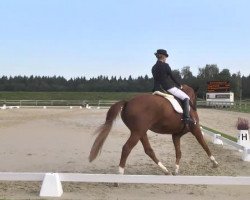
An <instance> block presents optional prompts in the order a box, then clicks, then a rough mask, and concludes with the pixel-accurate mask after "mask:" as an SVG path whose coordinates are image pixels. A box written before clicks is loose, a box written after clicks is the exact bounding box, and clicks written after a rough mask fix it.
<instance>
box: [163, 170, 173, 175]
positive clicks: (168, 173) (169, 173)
mask: <svg viewBox="0 0 250 200" xmlns="http://www.w3.org/2000/svg"><path fill="white" fill-rule="evenodd" d="M164 174H165V175H167V176H172V175H173V174H172V173H171V172H169V171H167V172H164Z"/></svg>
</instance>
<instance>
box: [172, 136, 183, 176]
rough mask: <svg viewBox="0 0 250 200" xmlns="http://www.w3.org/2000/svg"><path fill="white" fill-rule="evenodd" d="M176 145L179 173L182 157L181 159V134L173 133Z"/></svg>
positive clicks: (176, 171) (177, 169) (177, 172)
mask: <svg viewBox="0 0 250 200" xmlns="http://www.w3.org/2000/svg"><path fill="white" fill-rule="evenodd" d="M172 139H173V143H174V147H175V155H176V161H175V175H178V174H179V169H180V159H181V147H180V139H181V136H180V135H175V134H173V135H172Z"/></svg>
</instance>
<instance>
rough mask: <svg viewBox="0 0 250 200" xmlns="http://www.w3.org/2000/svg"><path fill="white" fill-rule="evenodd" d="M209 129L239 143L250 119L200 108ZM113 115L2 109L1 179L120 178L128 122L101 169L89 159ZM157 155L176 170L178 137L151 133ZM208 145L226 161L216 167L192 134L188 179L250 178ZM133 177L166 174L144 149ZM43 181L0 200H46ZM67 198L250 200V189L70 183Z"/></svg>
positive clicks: (11, 188) (136, 155) (248, 167)
mask: <svg viewBox="0 0 250 200" xmlns="http://www.w3.org/2000/svg"><path fill="white" fill-rule="evenodd" d="M198 111H199V114H200V121H201V123H202V124H203V125H205V126H208V127H210V128H213V129H215V130H218V131H221V132H224V133H227V134H230V135H233V136H236V134H237V130H236V128H235V124H236V121H237V119H238V117H243V118H246V119H248V120H250V114H244V113H235V112H227V111H218V110H207V109H199V110H198ZM106 112H107V110H106V109H79V108H73V109H69V108H63V109H55V108H53V109H41V108H40V109H38V108H32V109H31V108H20V109H11V110H10V109H8V110H0V130H1V131H0V160H1V162H0V172H63V173H87V174H116V173H117V171H118V164H119V160H120V155H121V148H122V146H123V144H124V143H125V141H126V140H127V138H128V136H129V131H128V129H127V128H126V126H125V125H124V124H123V123H122V121H121V120H120V118H118V120H117V121H116V122H115V124H114V127H113V129H112V131H111V133H110V135H109V137H108V139H107V141H106V143H105V144H104V148H103V151H102V154H101V156H99V157H98V158H97V159H96V160H95V161H94V162H93V163H89V162H88V154H89V151H90V148H91V146H92V144H93V141H94V139H95V136H94V135H93V132H94V131H95V130H96V128H97V127H98V126H99V125H100V124H101V123H103V122H104V120H105V115H106ZM148 136H149V140H150V142H151V144H152V147H153V149H154V150H155V153H156V155H157V156H158V158H159V159H160V160H161V161H162V163H163V164H165V165H166V167H167V168H168V169H169V170H170V171H172V172H173V171H174V168H175V151H174V146H173V143H172V138H171V136H170V135H159V134H155V133H152V132H148ZM207 142H208V145H209V147H210V149H211V151H212V153H213V155H214V156H215V158H216V159H217V161H218V162H219V167H218V168H215V169H214V168H212V164H211V162H210V160H209V159H208V158H207V155H206V153H205V151H204V150H203V149H202V148H201V146H200V145H199V144H198V143H197V141H196V139H195V138H194V137H193V136H192V135H191V134H187V135H185V136H183V137H182V139H181V150H182V159H181V162H180V174H181V175H190V176H196V175H197V176H250V162H244V161H242V160H241V153H240V152H239V151H237V150H235V149H233V148H231V147H229V146H223V147H222V146H219V145H214V144H212V143H211V142H210V140H209V138H207ZM125 174H131V175H132V174H136V175H163V173H162V171H161V170H160V169H159V167H158V166H156V165H155V164H154V163H153V161H152V160H151V159H150V158H149V157H148V156H147V155H146V154H145V153H144V150H143V148H142V145H141V144H140V143H138V144H137V146H136V147H135V148H134V149H133V150H132V152H131V154H130V156H129V158H128V161H127V165H126V168H125ZM40 187H41V182H0V199H40V198H39V191H40ZM63 190H64V194H63V196H62V197H60V198H59V199H91V200H92V199H119V200H120V199H152V200H154V199H155V200H156V199H157V200H159V199H183V198H185V199H187V200H189V199H212V198H213V199H222V198H226V199H249V197H250V186H216V185H209V186H207V185H159V184H120V186H119V187H114V186H113V184H112V183H63Z"/></svg>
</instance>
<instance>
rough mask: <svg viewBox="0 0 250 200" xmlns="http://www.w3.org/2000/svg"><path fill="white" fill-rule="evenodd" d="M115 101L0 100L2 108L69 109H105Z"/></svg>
mask: <svg viewBox="0 0 250 200" xmlns="http://www.w3.org/2000/svg"><path fill="white" fill-rule="evenodd" d="M116 102H118V101H117V100H0V106H1V108H3V107H4V106H5V108H43V107H44V106H46V108H69V107H72V108H74V107H86V108H98V109H107V108H109V107H110V106H111V105H112V104H114V103H116Z"/></svg>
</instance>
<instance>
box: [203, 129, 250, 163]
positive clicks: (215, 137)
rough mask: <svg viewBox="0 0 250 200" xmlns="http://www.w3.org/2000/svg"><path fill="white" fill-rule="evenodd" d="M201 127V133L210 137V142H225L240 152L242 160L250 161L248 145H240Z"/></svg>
mask: <svg viewBox="0 0 250 200" xmlns="http://www.w3.org/2000/svg"><path fill="white" fill-rule="evenodd" d="M201 129H202V133H203V134H206V135H208V136H210V137H212V142H213V143H214V144H218V145H223V144H227V145H229V146H231V147H234V148H235V149H237V150H238V151H241V152H242V160H243V161H248V162H250V146H242V145H240V144H238V143H236V142H234V141H232V140H229V139H227V138H225V137H222V136H221V135H220V134H216V133H213V132H211V131H209V130H206V129H204V128H202V127H201Z"/></svg>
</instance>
